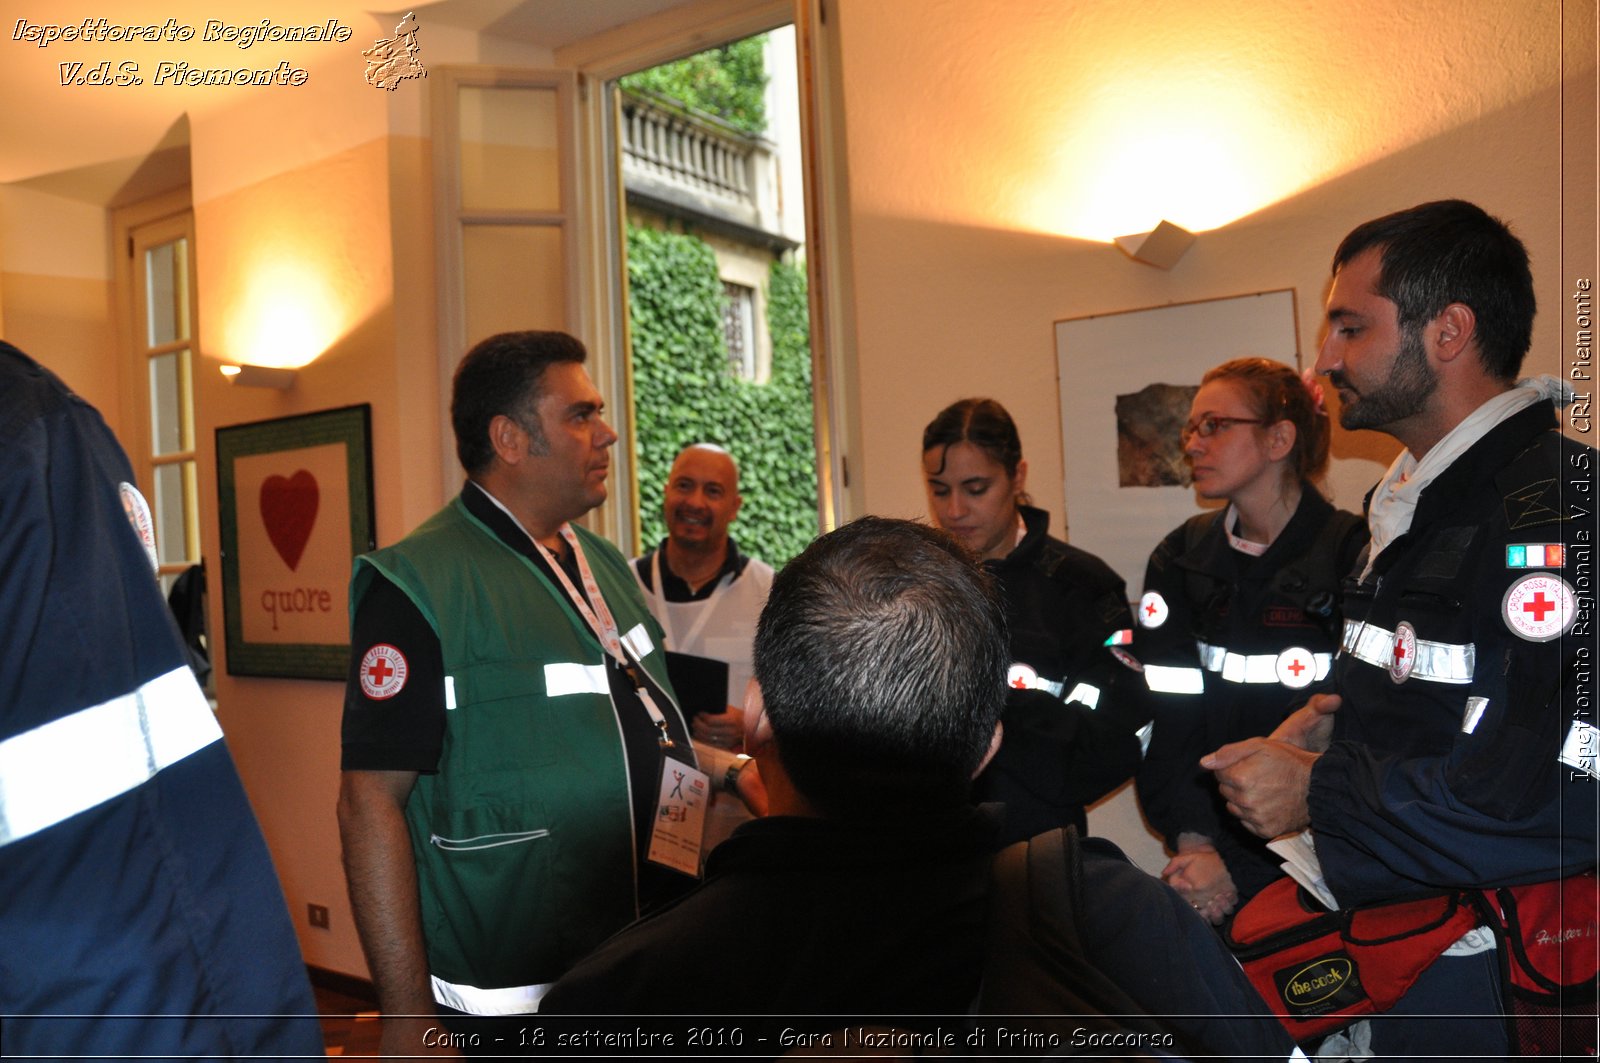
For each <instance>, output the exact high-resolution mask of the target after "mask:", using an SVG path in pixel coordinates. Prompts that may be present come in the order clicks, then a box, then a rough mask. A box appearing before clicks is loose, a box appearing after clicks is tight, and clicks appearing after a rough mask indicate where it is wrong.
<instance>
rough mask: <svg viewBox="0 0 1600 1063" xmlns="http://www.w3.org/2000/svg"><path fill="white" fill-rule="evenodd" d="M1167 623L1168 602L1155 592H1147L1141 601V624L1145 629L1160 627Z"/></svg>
mask: <svg viewBox="0 0 1600 1063" xmlns="http://www.w3.org/2000/svg"><path fill="white" fill-rule="evenodd" d="M1166 622H1167V600H1166V599H1165V598H1163V597H1161V595H1159V594H1157V593H1156V592H1155V591H1145V594H1144V597H1143V598H1140V599H1139V623H1140V624H1141V625H1142V626H1144V627H1160V626H1161V625H1162V624H1165V623H1166Z"/></svg>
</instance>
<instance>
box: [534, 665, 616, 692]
mask: <svg viewBox="0 0 1600 1063" xmlns="http://www.w3.org/2000/svg"><path fill="white" fill-rule="evenodd" d="M544 692H545V696H546V697H552V698H559V697H564V696H565V695H567V694H608V693H610V692H611V683H610V681H609V680H607V679H606V666H605V665H603V664H577V663H575V662H574V663H563V664H547V665H545V666H544Z"/></svg>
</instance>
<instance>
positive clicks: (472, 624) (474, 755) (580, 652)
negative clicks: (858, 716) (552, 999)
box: [339, 332, 709, 1054]
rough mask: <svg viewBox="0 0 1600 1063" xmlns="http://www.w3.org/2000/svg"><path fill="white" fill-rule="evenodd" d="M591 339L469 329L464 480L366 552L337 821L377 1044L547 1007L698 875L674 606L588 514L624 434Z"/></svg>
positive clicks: (458, 392)
mask: <svg viewBox="0 0 1600 1063" xmlns="http://www.w3.org/2000/svg"><path fill="white" fill-rule="evenodd" d="M585 357H586V354H585V351H584V348H583V345H582V344H581V343H579V342H578V341H577V340H576V339H574V338H572V337H571V336H568V335H565V334H563V333H556V332H515V333H504V334H501V335H498V336H493V337H490V338H489V339H487V340H484V341H483V342H482V343H480V344H478V345H477V346H476V347H474V348H473V349H472V350H471V351H469V352H468V353H467V355H466V357H465V358H464V359H463V360H462V362H461V365H460V367H459V368H458V369H457V371H456V376H455V383H454V390H453V395H452V401H451V420H452V423H453V426H454V429H455V435H456V447H457V453H458V455H459V456H460V459H461V464H462V466H463V467H464V468H465V470H466V473H467V483H466V484H465V485H464V486H463V488H462V491H461V494H460V495H458V496H457V497H456V498H455V499H454V500H452V501H451V502H450V503H449V504H448V505H446V506H445V508H444V509H442V510H440V511H439V512H438V513H436V514H435V515H434V516H433V517H431V518H429V519H428V520H427V521H426V522H425V523H423V524H422V525H421V526H420V527H418V528H417V529H416V530H415V531H413V532H412V533H411V534H410V535H408V536H407V537H406V538H405V539H403V540H401V541H400V542H398V543H396V544H394V545H392V546H388V547H385V548H383V549H381V550H377V551H375V552H373V553H371V554H366V555H364V556H362V557H359V558H357V559H356V562H355V569H354V573H353V576H352V580H351V590H350V601H351V612H352V619H351V665H350V672H349V679H348V685H347V689H346V695H345V712H344V726H343V755H342V769H343V777H342V782H341V787H340V794H339V826H340V835H341V837H342V839H343V843H344V864H345V873H346V877H347V878H348V880H349V885H350V899H351V906H352V908H353V910H354V914H355V919H356V926H357V930H358V931H359V933H360V936H361V944H362V948H363V950H364V951H365V953H366V957H367V964H368V966H369V968H370V970H371V972H372V977H373V981H374V984H375V987H376V989H377V994H378V1003H379V1006H380V1008H381V1009H382V1011H383V1012H384V1014H385V1016H386V1019H385V1024H384V1031H383V1048H384V1051H385V1052H386V1053H391V1052H392V1053H403V1054H415V1053H419V1052H423V1051H428V1050H435V1049H437V1048H438V1047H439V1045H440V1044H441V1043H443V1044H444V1045H445V1046H446V1047H452V1046H453V1047H461V1048H467V1049H471V1048H472V1047H475V1046H476V1047H481V1048H485V1049H490V1050H492V1049H493V1048H494V1047H495V1043H494V1041H493V1032H494V1029H495V1028H494V1027H493V1025H492V1023H490V1024H487V1025H486V1024H485V1022H484V1020H483V1019H482V1018H481V1017H485V1016H489V1017H494V1016H516V1015H525V1014H527V1013H529V1012H533V1011H536V1010H537V1008H538V1002H539V998H540V997H541V996H542V995H543V993H544V990H545V989H546V987H547V986H548V985H549V984H550V983H552V982H554V981H555V980H556V978H558V977H559V976H560V975H561V974H562V973H563V972H564V971H565V970H566V969H567V968H568V967H569V966H570V965H571V964H572V963H573V961H575V960H577V959H578V958H579V957H580V956H582V955H584V954H585V953H586V952H588V951H589V950H590V949H592V948H593V947H594V946H595V945H597V944H598V943H599V942H600V941H602V940H604V939H605V938H606V937H607V936H608V935H610V934H611V933H612V932H614V931H615V930H617V929H618V928H620V927H622V926H624V925H626V924H627V923H629V922H631V921H632V920H633V919H635V918H636V917H637V916H639V915H640V914H642V913H643V912H646V911H649V910H650V909H652V908H653V907H655V906H656V905H659V904H660V903H662V902H663V901H665V900H667V899H670V898H671V897H673V896H676V895H677V894H678V893H680V892H681V891H682V890H683V889H684V888H686V887H687V886H688V885H690V884H691V883H692V882H693V876H694V875H695V873H696V872H697V868H698V859H699V852H698V844H699V827H700V824H701V822H702V821H701V819H700V818H699V817H701V816H703V813H704V801H705V799H706V797H707V796H708V791H709V781H708V780H707V779H706V777H705V776H704V775H703V774H702V773H700V772H699V771H698V770H696V768H695V758H694V754H693V752H692V749H691V747H690V742H689V735H688V731H687V728H686V727H685V724H684V720H683V717H682V715H681V713H680V712H679V709H678V706H677V704H676V700H675V698H674V696H673V694H672V689H671V686H670V684H669V683H668V681H667V678H666V669H665V666H664V652H663V651H662V649H661V629H660V627H659V626H657V624H656V622H655V621H654V620H653V619H652V618H651V617H650V614H649V612H648V611H647V610H646V609H645V606H644V602H643V601H642V599H641V598H640V596H639V593H638V590H637V588H636V586H635V584H634V582H633V577H632V576H631V574H630V573H629V571H628V566H627V562H626V560H624V558H623V557H622V556H621V554H619V553H618V552H617V550H616V549H615V548H614V547H612V546H611V544H609V543H607V542H605V541H604V540H602V539H600V538H598V537H597V536H595V535H593V534H591V533H590V532H588V531H587V530H585V529H583V528H579V527H575V526H574V525H573V523H572V522H573V521H576V520H577V519H578V518H580V517H582V516H583V515H584V514H585V513H587V512H588V511H589V510H591V509H593V508H594V507H595V506H597V505H599V504H600V503H601V502H603V501H604V500H605V497H606V476H607V473H608V471H609V468H610V447H611V445H612V444H613V443H615V442H616V440H617V434H616V432H614V431H613V430H612V429H611V427H610V425H608V424H607V423H606V422H605V420H604V419H603V417H602V416H601V410H602V407H603V405H604V403H603V400H602V399H601V397H600V394H599V392H597V391H596V390H595V386H594V384H593V383H592V382H591V381H590V379H589V376H588V374H587V373H586V372H585V371H584V365H583V363H584V360H585ZM669 794H671V798H670V800H669V796H668V795H669ZM439 1015H442V1016H444V1017H445V1022H446V1023H448V1024H449V1025H448V1027H447V1028H442V1027H441V1021H440V1019H439V1018H438V1017H436V1016H439ZM474 1017H480V1018H474ZM502 1022H503V1024H510V1023H514V1022H515V1020H514V1019H512V1020H502ZM510 1028H511V1029H513V1030H514V1029H515V1027H514V1026H510ZM450 1031H454V1032H453V1033H452V1032H450ZM463 1031H470V1032H463ZM513 1043H514V1042H513ZM500 1047H502V1048H503V1047H504V1045H503V1044H501V1045H500Z"/></svg>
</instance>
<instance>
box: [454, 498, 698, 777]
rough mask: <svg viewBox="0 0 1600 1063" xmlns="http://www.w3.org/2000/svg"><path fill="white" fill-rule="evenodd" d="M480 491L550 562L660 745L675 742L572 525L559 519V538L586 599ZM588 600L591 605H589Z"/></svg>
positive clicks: (497, 502)
mask: <svg viewBox="0 0 1600 1063" xmlns="http://www.w3.org/2000/svg"><path fill="white" fill-rule="evenodd" d="M480 487H481V485H480ZM483 493H484V494H485V495H487V496H488V498H489V501H491V502H493V503H494V504H495V505H497V506H499V507H500V511H501V512H502V513H504V514H505V515H506V516H508V517H510V518H511V522H512V523H513V524H515V525H516V526H517V528H518V529H519V530H520V531H521V532H522V534H523V535H526V536H527V537H528V541H529V542H530V543H532V544H533V548H534V549H535V550H537V551H539V556H540V557H542V558H543V559H544V561H545V564H547V565H549V566H550V570H551V571H552V572H554V573H555V576H556V579H557V580H558V581H560V583H561V589H562V590H564V591H566V592H567V597H568V598H569V599H571V601H572V606H573V608H574V609H576V610H577V611H578V615H579V616H581V617H583V621H584V623H586V624H588V625H589V630H590V631H592V632H594V635H595V638H597V639H599V640H600V645H601V646H603V647H605V651H606V652H607V653H609V654H610V655H611V656H612V657H613V658H615V659H616V662H617V664H618V665H619V666H620V667H621V668H622V670H623V671H624V672H625V673H627V676H628V679H629V680H630V681H631V682H632V683H633V687H634V691H635V692H636V693H637V694H638V695H639V701H640V702H641V703H642V704H643V705H644V708H645V711H646V712H648V713H649V714H650V719H651V721H652V722H654V723H655V725H656V729H657V730H658V731H659V732H660V734H659V736H658V737H659V738H660V741H661V746H662V748H663V749H665V748H668V747H670V746H672V745H673V744H674V743H673V741H672V735H671V733H670V732H669V731H668V729H667V717H666V716H665V714H663V713H662V711H661V709H660V708H659V707H658V706H657V705H656V700H655V698H653V697H651V696H650V691H649V689H648V688H647V687H646V686H645V683H644V680H643V678H642V677H641V673H642V672H643V670H644V669H643V666H642V665H641V664H640V663H639V662H638V660H637V658H635V657H630V656H629V653H628V650H631V649H632V647H631V646H630V647H627V649H624V645H623V641H622V638H621V636H620V635H618V634H617V622H616V620H615V618H613V617H612V615H611V609H610V607H609V606H607V605H606V599H605V595H603V594H601V593H600V585H599V584H598V583H596V582H595V578H594V571H593V570H592V569H590V567H589V559H588V558H586V557H584V556H583V544H582V543H580V542H579V541H578V536H577V535H576V534H575V533H574V532H573V530H572V525H571V524H568V523H566V522H562V525H561V538H562V539H564V540H566V543H567V545H568V546H569V547H571V548H572V556H573V558H574V559H575V560H576V561H577V564H578V578H579V579H581V580H582V581H583V589H584V592H585V593H587V594H588V596H589V597H588V600H587V601H585V600H584V596H583V594H579V593H578V588H577V587H575V586H573V585H572V580H571V578H570V577H568V575H567V570H566V569H564V568H562V567H561V563H560V562H559V561H557V560H556V556H555V555H554V554H552V553H551V552H550V550H549V548H547V547H546V546H545V545H544V543H541V542H540V541H539V540H538V539H535V538H534V537H533V533H532V532H530V531H529V530H528V529H527V528H525V527H523V525H522V522H521V521H520V520H518V519H517V515H516V514H515V513H513V512H511V510H509V509H507V508H506V507H505V505H504V504H503V503H502V502H501V501H500V500H499V499H498V498H496V497H494V495H492V494H490V493H489V492H488V491H487V490H484V492H483ZM591 603H592V605H593V607H592V608H591Z"/></svg>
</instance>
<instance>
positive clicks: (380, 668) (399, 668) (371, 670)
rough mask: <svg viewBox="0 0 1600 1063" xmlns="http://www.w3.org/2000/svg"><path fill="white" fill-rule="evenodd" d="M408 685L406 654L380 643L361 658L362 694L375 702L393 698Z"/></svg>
mask: <svg viewBox="0 0 1600 1063" xmlns="http://www.w3.org/2000/svg"><path fill="white" fill-rule="evenodd" d="M405 685H406V658H405V654H403V653H401V652H400V651H399V650H397V649H395V648H394V647H393V646H391V645H389V644H388V643H387V642H380V643H378V644H377V645H376V646H374V647H372V649H370V650H368V651H367V652H366V653H364V654H362V656H361V693H363V694H365V695H366V696H367V697H369V698H371V699H372V700H373V701H383V700H385V699H386V698H392V697H394V696H395V695H396V694H398V693H400V691H401V690H403V689H405Z"/></svg>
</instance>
